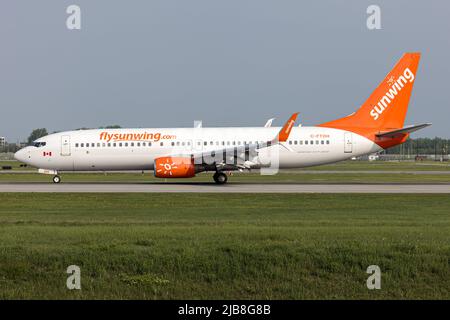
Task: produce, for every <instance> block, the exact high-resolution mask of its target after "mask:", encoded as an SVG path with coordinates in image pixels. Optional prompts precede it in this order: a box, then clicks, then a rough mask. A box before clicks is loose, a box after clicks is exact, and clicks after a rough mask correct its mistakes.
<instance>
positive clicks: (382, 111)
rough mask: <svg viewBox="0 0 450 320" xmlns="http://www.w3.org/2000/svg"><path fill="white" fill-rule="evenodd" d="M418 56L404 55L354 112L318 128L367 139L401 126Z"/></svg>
mask: <svg viewBox="0 0 450 320" xmlns="http://www.w3.org/2000/svg"><path fill="white" fill-rule="evenodd" d="M419 60H420V53H405V54H404V55H403V57H402V58H401V59H400V61H399V62H398V63H397V64H396V65H395V67H394V68H393V69H392V70H391V72H389V73H388V75H387V76H386V77H385V78H384V80H383V81H382V82H381V83H380V84H379V85H378V87H377V88H376V89H375V91H373V93H372V94H371V95H370V97H369V98H368V99H367V100H366V102H364V103H363V104H362V106H361V107H360V108H359V109H358V111H356V112H355V113H353V114H351V115H349V116H347V117H344V118H341V119H338V120H334V121H330V122H327V123H323V124H321V125H319V126H321V127H330V128H336V129H343V130H348V131H353V132H355V133H358V134H361V135H364V136H366V137H369V138H371V139H372V138H374V137H375V134H376V133H378V132H381V131H390V130H394V129H399V128H402V127H403V124H404V122H405V117H406V112H407V111H408V103H409V98H410V96H411V91H412V88H413V84H414V80H415V79H416V72H417V67H418V65H419Z"/></svg>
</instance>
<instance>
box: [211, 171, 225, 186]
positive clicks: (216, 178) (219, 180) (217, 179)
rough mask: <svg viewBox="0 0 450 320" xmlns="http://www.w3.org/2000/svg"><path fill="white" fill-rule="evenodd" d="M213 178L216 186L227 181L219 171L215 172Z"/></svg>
mask: <svg viewBox="0 0 450 320" xmlns="http://www.w3.org/2000/svg"><path fill="white" fill-rule="evenodd" d="M213 178H214V181H215V182H216V183H217V184H225V183H227V180H228V177H227V175H226V174H225V173H223V172H221V171H217V172H216V173H215V174H214V176H213Z"/></svg>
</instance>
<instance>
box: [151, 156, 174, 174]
mask: <svg viewBox="0 0 450 320" xmlns="http://www.w3.org/2000/svg"><path fill="white" fill-rule="evenodd" d="M159 166H160V167H162V168H160V169H157V170H156V172H158V173H160V172H163V174H169V176H171V175H172V169H178V167H177V166H176V165H175V162H172V163H170V162H169V159H166V163H160V164H159Z"/></svg>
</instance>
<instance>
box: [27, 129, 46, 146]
mask: <svg viewBox="0 0 450 320" xmlns="http://www.w3.org/2000/svg"><path fill="white" fill-rule="evenodd" d="M46 135H48V132H47V129H45V128H40V129H34V130H33V131H32V132H31V134H30V136H29V137H28V143H32V142H33V141H34V140H36V139H39V138H41V137H44V136H46Z"/></svg>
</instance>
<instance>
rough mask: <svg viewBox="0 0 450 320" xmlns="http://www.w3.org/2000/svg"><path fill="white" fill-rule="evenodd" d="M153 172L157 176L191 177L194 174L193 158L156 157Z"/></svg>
mask: <svg viewBox="0 0 450 320" xmlns="http://www.w3.org/2000/svg"><path fill="white" fill-rule="evenodd" d="M154 173H155V177H157V178H192V177H194V176H195V165H194V159H192V158H188V157H161V158H156V159H155V171H154Z"/></svg>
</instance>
